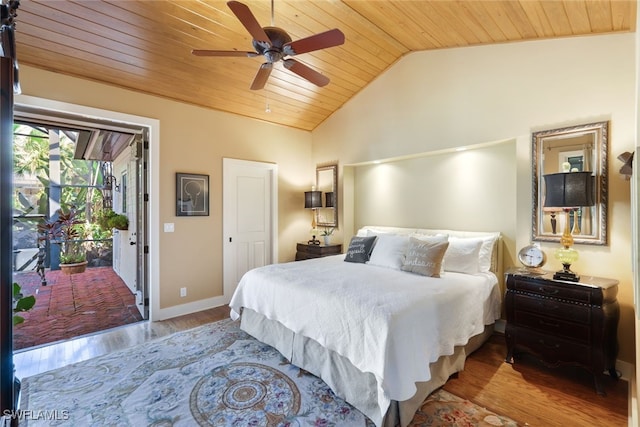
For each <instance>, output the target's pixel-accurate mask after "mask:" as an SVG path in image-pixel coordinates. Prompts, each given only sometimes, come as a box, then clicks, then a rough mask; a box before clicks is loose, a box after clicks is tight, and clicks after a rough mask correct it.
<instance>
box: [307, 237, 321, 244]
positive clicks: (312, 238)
mask: <svg viewBox="0 0 640 427" xmlns="http://www.w3.org/2000/svg"><path fill="white" fill-rule="evenodd" d="M307 244H308V245H317V246H319V245H320V240H318V239H316V236H311V240H309V241H308V242H307Z"/></svg>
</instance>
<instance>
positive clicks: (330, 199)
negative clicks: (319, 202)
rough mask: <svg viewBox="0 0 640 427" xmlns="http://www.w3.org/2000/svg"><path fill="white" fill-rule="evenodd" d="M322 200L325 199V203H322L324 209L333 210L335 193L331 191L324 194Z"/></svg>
mask: <svg viewBox="0 0 640 427" xmlns="http://www.w3.org/2000/svg"><path fill="white" fill-rule="evenodd" d="M324 199H325V203H324V207H325V208H334V207H335V206H336V202H335V193H334V192H333V191H329V192H327V193H324Z"/></svg>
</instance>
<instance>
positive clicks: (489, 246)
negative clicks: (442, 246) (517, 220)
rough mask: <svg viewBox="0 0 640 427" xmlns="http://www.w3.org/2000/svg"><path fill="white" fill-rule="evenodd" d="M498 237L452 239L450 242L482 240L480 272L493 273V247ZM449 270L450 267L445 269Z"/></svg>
mask: <svg viewBox="0 0 640 427" xmlns="http://www.w3.org/2000/svg"><path fill="white" fill-rule="evenodd" d="M497 238H498V236H485V237H453V236H452V237H451V239H449V242H451V241H452V240H471V241H475V240H478V239H479V240H481V241H482V245H481V246H480V253H479V254H478V272H482V273H486V272H487V271H491V264H492V263H493V259H492V256H493V246H494V244H495V242H496V239H497ZM445 269H446V270H448V267H446V268H445Z"/></svg>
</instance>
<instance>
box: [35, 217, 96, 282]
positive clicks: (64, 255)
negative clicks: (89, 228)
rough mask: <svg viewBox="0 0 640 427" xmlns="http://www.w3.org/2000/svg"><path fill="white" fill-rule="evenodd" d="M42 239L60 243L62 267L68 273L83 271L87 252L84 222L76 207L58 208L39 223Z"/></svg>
mask: <svg viewBox="0 0 640 427" xmlns="http://www.w3.org/2000/svg"><path fill="white" fill-rule="evenodd" d="M38 231H39V233H40V240H48V241H49V242H50V243H53V244H57V245H60V268H61V269H62V271H63V272H64V273H66V274H74V273H82V272H83V271H84V270H85V268H86V267H87V254H86V252H85V249H84V247H83V245H82V241H81V240H80V239H81V238H82V233H83V222H82V221H80V220H79V219H78V212H77V210H76V208H75V207H71V208H69V209H67V210H64V209H62V208H61V209H58V210H57V211H56V214H55V215H54V216H52V217H51V218H49V219H48V220H46V221H45V222H44V223H42V224H40V225H38Z"/></svg>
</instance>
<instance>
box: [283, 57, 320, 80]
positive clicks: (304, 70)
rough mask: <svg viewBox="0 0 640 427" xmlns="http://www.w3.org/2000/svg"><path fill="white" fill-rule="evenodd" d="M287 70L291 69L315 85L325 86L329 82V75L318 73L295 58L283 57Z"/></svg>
mask: <svg viewBox="0 0 640 427" xmlns="http://www.w3.org/2000/svg"><path fill="white" fill-rule="evenodd" d="M282 62H283V63H284V67H285V68H286V69H287V70H291V71H293V72H294V73H296V74H297V75H299V76H300V77H302V78H304V79H307V80H309V81H310V82H311V83H313V84H314V85H316V86H320V87H322V86H326V85H327V84H328V83H329V77H327V76H325V75H322V74H320V73H319V72H317V71H316V70H314V69H312V68H310V67H308V66H306V65H304V64H303V63H301V62H298V61H296V60H295V59H285V60H283V61H282Z"/></svg>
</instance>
